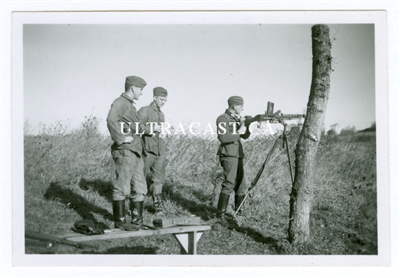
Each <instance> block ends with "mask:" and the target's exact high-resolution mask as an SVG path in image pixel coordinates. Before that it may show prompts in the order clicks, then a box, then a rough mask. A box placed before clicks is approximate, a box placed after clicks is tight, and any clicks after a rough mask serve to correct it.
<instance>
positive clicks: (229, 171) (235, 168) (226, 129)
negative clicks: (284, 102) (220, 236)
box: [217, 96, 250, 224]
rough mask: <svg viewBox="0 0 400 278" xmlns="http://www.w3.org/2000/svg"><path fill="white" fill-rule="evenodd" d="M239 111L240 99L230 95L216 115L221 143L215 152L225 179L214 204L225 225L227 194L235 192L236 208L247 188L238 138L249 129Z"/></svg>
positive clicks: (240, 144) (241, 149) (246, 135)
mask: <svg viewBox="0 0 400 278" xmlns="http://www.w3.org/2000/svg"><path fill="white" fill-rule="evenodd" d="M242 111H243V98H242V97H240V96H232V97H230V98H229V99H228V109H226V111H225V113H224V114H222V115H220V116H219V117H218V118H217V134H218V140H219V141H220V142H221V144H220V147H219V149H218V152H217V155H218V156H219V160H220V163H221V166H222V168H223V170H224V181H223V182H222V189H221V193H220V195H219V199H218V205H217V218H218V219H219V220H220V222H221V223H222V224H227V222H226V218H225V212H226V208H227V205H228V202H229V197H230V195H231V194H232V193H233V192H234V193H235V210H236V209H237V208H238V207H239V205H240V203H241V202H242V201H243V199H244V196H245V194H246V190H247V186H246V182H245V178H244V169H243V158H244V153H243V146H242V143H241V139H242V138H243V139H247V138H249V136H250V131H249V129H248V128H246V126H245V118H244V117H241V116H240V113H241V112H242Z"/></svg>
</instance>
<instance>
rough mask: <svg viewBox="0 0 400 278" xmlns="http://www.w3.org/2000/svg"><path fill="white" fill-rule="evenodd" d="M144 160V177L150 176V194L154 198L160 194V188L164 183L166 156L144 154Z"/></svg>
mask: <svg viewBox="0 0 400 278" xmlns="http://www.w3.org/2000/svg"><path fill="white" fill-rule="evenodd" d="M146 154H147V155H146V156H145V157H143V160H144V176H145V177H146V178H147V177H148V176H150V179H151V183H150V188H149V189H150V193H151V194H152V195H153V196H155V195H159V194H161V193H162V187H163V184H164V181H165V166H166V161H167V157H166V155H155V154H153V153H151V152H146Z"/></svg>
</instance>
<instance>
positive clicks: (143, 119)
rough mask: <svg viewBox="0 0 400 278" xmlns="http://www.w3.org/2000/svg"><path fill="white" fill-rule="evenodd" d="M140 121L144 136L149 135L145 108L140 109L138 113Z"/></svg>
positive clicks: (147, 115) (147, 116)
mask: <svg viewBox="0 0 400 278" xmlns="http://www.w3.org/2000/svg"><path fill="white" fill-rule="evenodd" d="M138 115H139V118H140V121H141V123H142V127H143V131H144V134H150V131H151V130H150V124H148V123H147V122H148V120H149V114H148V111H147V109H146V107H142V108H140V109H139V111H138Z"/></svg>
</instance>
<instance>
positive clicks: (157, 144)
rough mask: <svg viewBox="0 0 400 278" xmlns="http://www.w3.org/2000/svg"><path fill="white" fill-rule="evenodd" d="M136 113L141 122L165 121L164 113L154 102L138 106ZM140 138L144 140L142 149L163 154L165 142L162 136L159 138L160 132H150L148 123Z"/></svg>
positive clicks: (158, 122) (155, 153)
mask: <svg viewBox="0 0 400 278" xmlns="http://www.w3.org/2000/svg"><path fill="white" fill-rule="evenodd" d="M138 114H139V117H140V119H141V120H142V121H143V123H150V122H153V123H157V124H161V123H163V122H165V116H164V113H163V112H162V111H161V110H160V109H159V108H158V107H157V105H156V104H155V103H154V102H152V103H150V105H148V106H144V107H142V108H140V109H139V111H138ZM153 126H154V125H153ZM142 140H143V142H144V149H145V151H146V152H150V153H153V154H154V155H164V154H165V142H164V140H163V139H162V138H160V133H158V132H156V133H154V132H153V134H150V124H146V128H145V132H144V134H143V136H142Z"/></svg>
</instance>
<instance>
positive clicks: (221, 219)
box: [217, 192, 230, 226]
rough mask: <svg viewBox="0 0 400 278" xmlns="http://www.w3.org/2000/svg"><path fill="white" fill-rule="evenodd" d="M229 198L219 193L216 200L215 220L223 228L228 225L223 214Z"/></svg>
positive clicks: (227, 195)
mask: <svg viewBox="0 0 400 278" xmlns="http://www.w3.org/2000/svg"><path fill="white" fill-rule="evenodd" d="M229 197H230V195H229V194H225V193H222V192H221V194H220V195H219V199H218V205H217V218H218V219H219V222H220V223H221V224H222V225H224V226H226V225H228V221H227V219H226V217H225V212H226V207H227V206H228V202H229Z"/></svg>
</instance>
